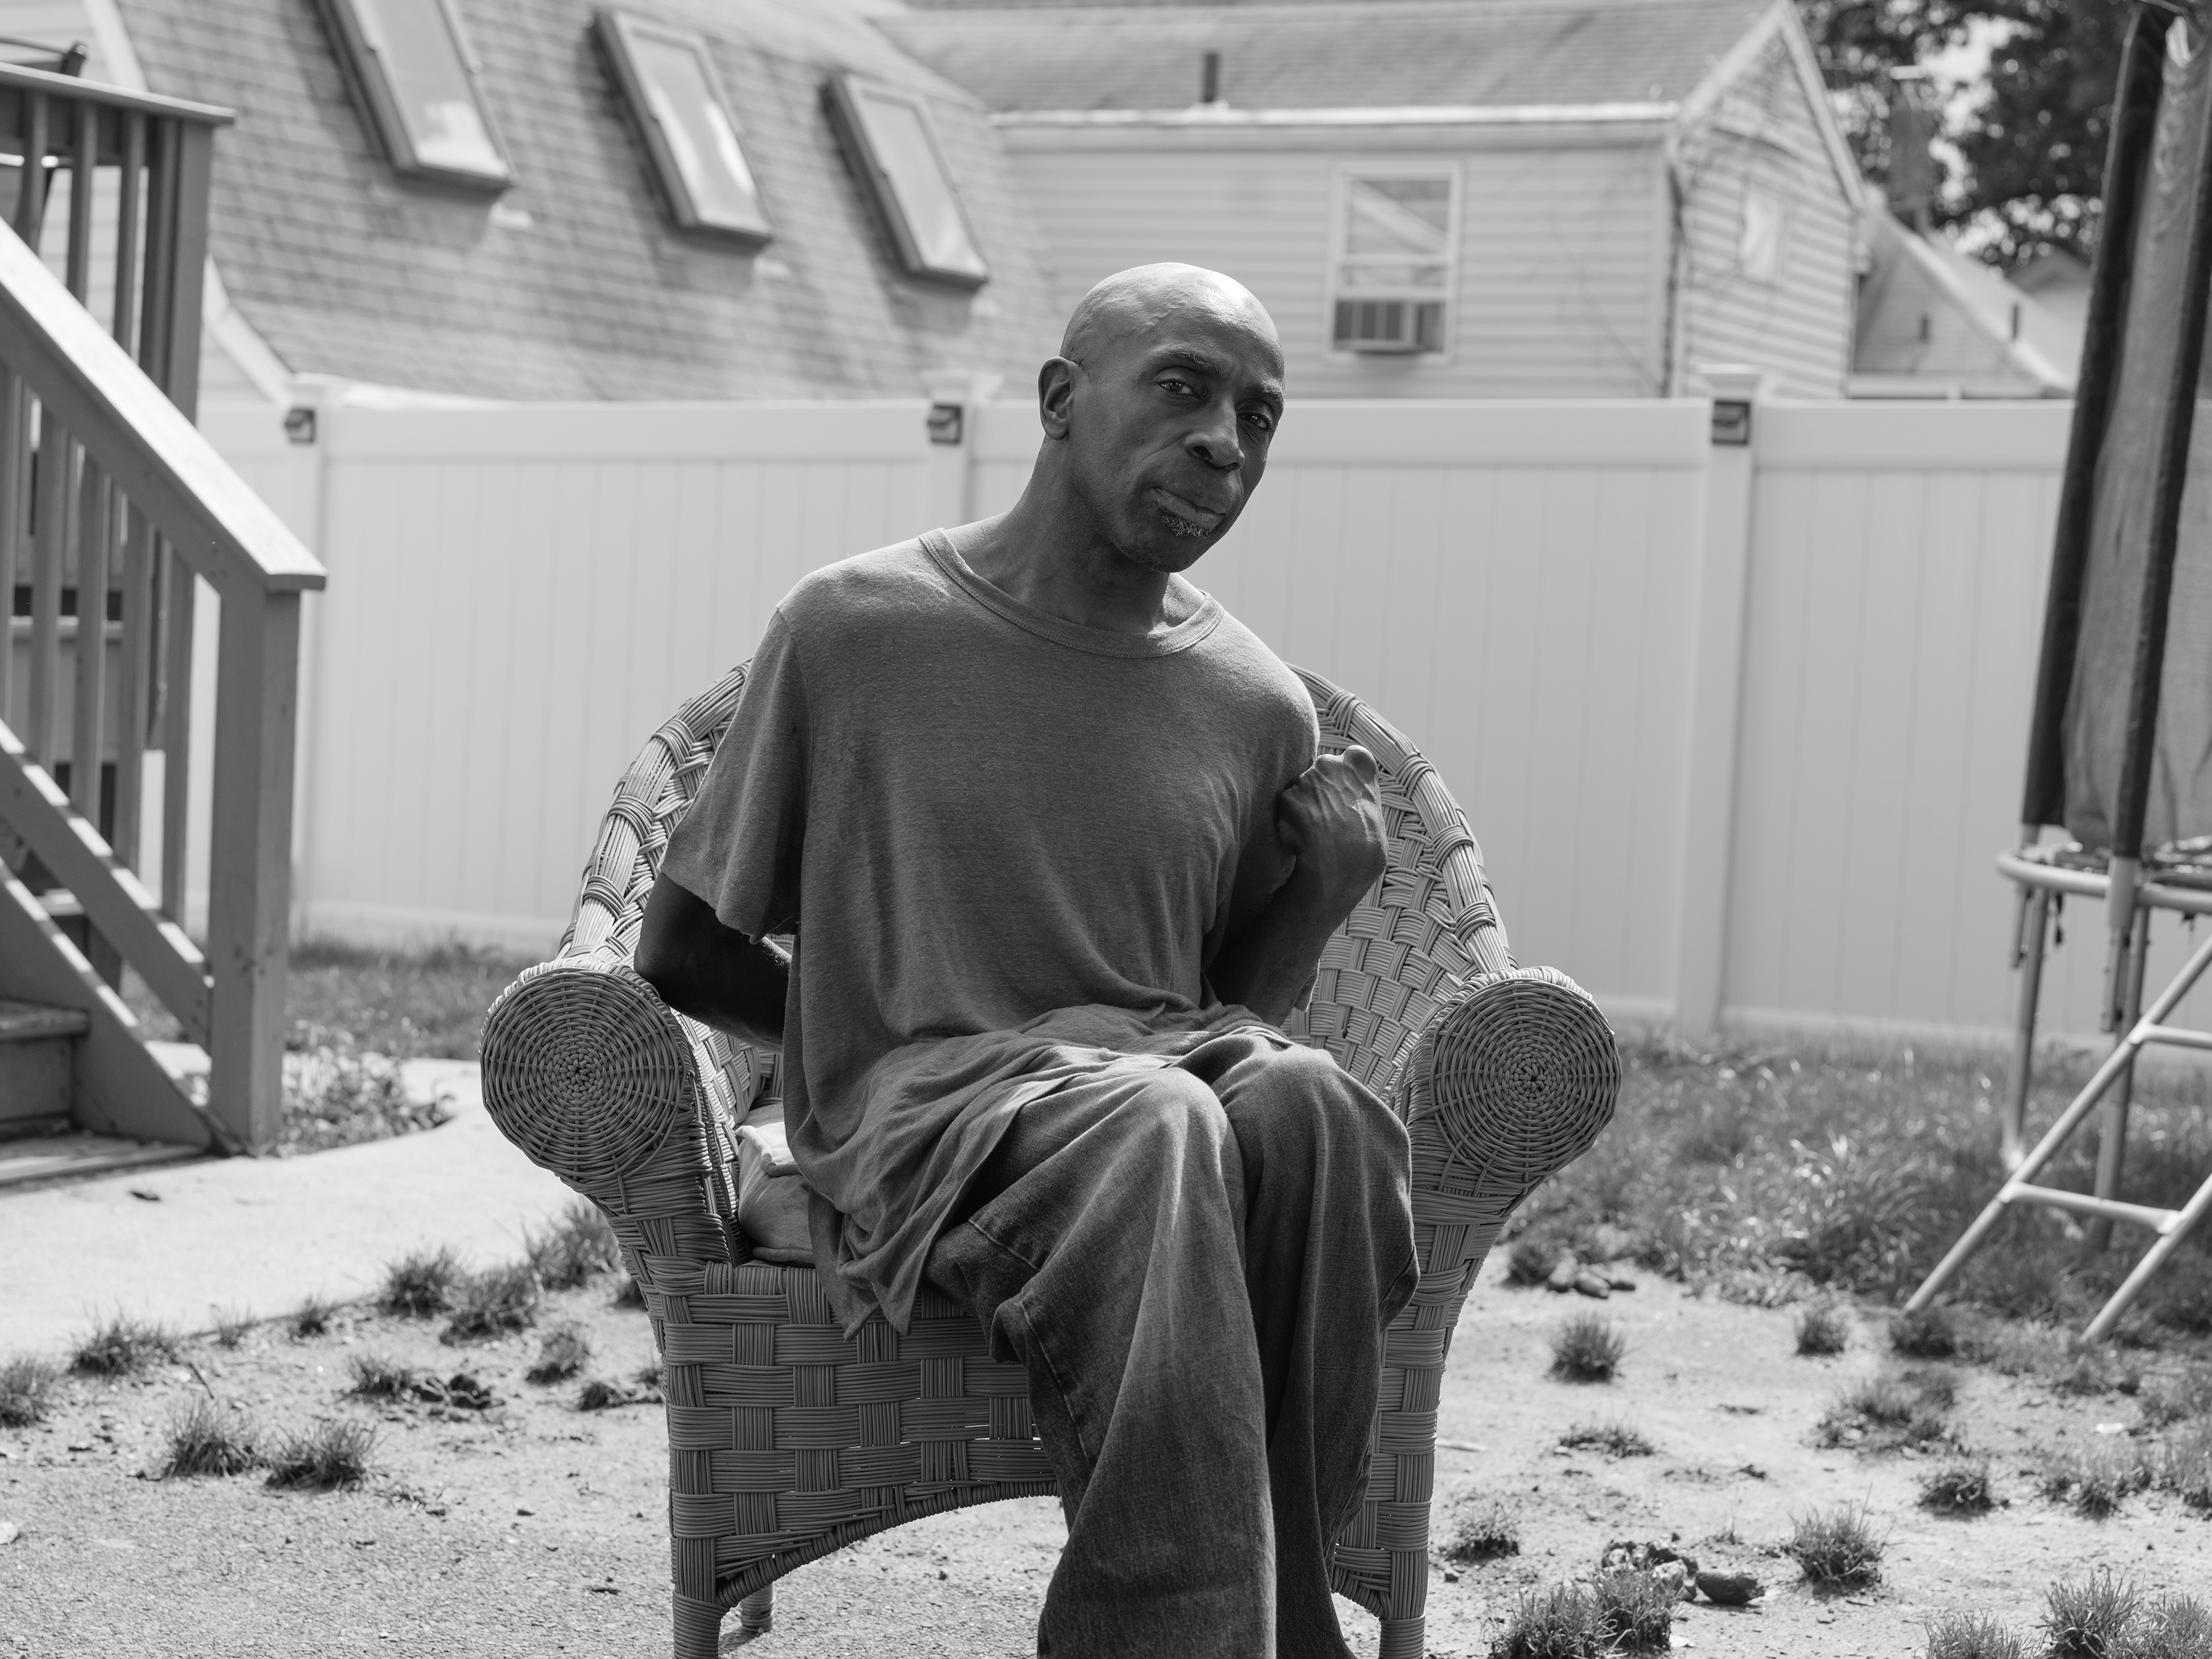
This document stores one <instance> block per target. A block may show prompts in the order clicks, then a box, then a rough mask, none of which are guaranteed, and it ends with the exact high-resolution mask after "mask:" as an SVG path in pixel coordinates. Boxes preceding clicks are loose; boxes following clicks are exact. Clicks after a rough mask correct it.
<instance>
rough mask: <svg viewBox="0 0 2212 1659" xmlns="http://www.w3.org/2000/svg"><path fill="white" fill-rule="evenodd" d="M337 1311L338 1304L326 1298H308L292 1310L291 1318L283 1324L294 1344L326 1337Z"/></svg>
mask: <svg viewBox="0 0 2212 1659" xmlns="http://www.w3.org/2000/svg"><path fill="white" fill-rule="evenodd" d="M337 1310H338V1304H337V1303H335V1302H333V1301H331V1299H330V1298H329V1297H326V1296H310V1297H307V1299H306V1300H305V1301H303V1302H301V1304H300V1305H299V1306H298V1307H296V1308H295V1309H293V1310H292V1314H291V1317H290V1318H289V1319H287V1320H286V1321H285V1322H284V1324H285V1327H286V1328H287V1329H289V1331H290V1332H291V1333H292V1340H294V1341H295V1342H304V1341H306V1340H307V1339H308V1338H310V1337H316V1336H328V1335H329V1334H330V1331H331V1319H332V1317H333V1316H336V1314H337Z"/></svg>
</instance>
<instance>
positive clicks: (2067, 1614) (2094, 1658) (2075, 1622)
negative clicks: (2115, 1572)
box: [2043, 1571, 2142, 1659]
mask: <svg viewBox="0 0 2212 1659" xmlns="http://www.w3.org/2000/svg"><path fill="white" fill-rule="evenodd" d="M2140 1612H2142V1593H2141V1592H2140V1591H2138V1590H2137V1589H2136V1587H2135V1583H2134V1581H2133V1580H2131V1579H2127V1578H2116V1577H2113V1576H2112V1573H2110V1572H2109V1571H2105V1572H2093V1573H2090V1574H2087V1576H2085V1577H2081V1578H2062V1579H2060V1580H2059V1581H2058V1582H2057V1583H2055V1584H2053V1585H2052V1586H2051V1588H2050V1589H2049V1590H2048V1591H2046V1592H2045V1595H2044V1613H2043V1630H2044V1634H2045V1635H2046V1636H2048V1637H2049V1638H2051V1659H2122V1656H2123V1655H2124V1653H2125V1651H2126V1650H2124V1648H2123V1647H2122V1646H2121V1645H2120V1644H2121V1643H2122V1642H2123V1641H2124V1639H2125V1638H2126V1636H2127V1630H2128V1626H2130V1625H2131V1624H2133V1623H2134V1622H2135V1619H2136V1614H2137V1613H2140Z"/></svg>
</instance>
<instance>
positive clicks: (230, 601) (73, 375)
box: [0, 65, 323, 1149]
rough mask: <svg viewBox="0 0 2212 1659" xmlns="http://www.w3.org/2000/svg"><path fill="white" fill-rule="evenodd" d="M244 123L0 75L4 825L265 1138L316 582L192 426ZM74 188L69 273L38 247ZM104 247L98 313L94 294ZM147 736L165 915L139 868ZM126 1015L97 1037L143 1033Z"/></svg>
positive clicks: (221, 1112)
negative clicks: (212, 202)
mask: <svg viewBox="0 0 2212 1659" xmlns="http://www.w3.org/2000/svg"><path fill="white" fill-rule="evenodd" d="M228 119H229V115H228V112H226V111H222V110H217V109H212V108H210V107H208V106H203V105H197V104H188V103H185V102H182V101H180V100H173V99H164V98H156V97H151V96H148V95H145V94H134V93H130V92H126V91H124V90H121V89H119V88H112V87H104V86H98V85H94V84H91V83H87V82H79V81H76V80H73V79H71V78H70V77H68V76H58V75H50V74H46V73H43V72H41V71H39V70H25V69H20V68H14V67H9V66H5V65H0V157H5V156H6V155H9V153H11V150H12V153H13V154H14V155H15V156H16V157H18V158H19V164H18V167H17V169H16V188H15V204H14V210H13V212H12V213H11V214H10V216H9V222H8V227H7V228H4V229H0V573H5V574H6V576H7V588H8V592H9V599H10V600H11V604H10V605H9V611H10V612H11V613H12V612H13V611H15V609H17V608H18V607H17V605H16V604H15V603H12V601H15V600H17V599H19V598H20V597H21V595H22V592H23V589H25V588H26V587H27V589H28V595H27V597H28V599H29V605H28V611H29V615H28V617H26V618H18V617H15V616H13V615H12V614H11V615H10V616H9V627H7V628H5V629H0V827H4V828H5V829H8V830H9V831H10V832H12V834H13V836H15V838H16V840H17V841H18V842H19V843H20V844H21V845H20V848H19V849H18V858H17V860H15V862H16V863H18V864H19V865H20V868H19V869H18V870H17V872H16V873H17V874H18V875H21V876H23V877H26V878H33V879H31V880H30V881H29V883H28V885H29V886H30V887H34V888H40V889H43V890H45V892H46V895H49V896H46V897H45V898H44V908H46V910H47V911H48V913H49V914H50V915H52V914H55V913H61V914H73V915H77V916H81V917H82V943H83V945H84V947H85V948H84V951H83V956H84V957H85V958H87V959H88V961H89V962H90V963H93V964H96V965H98V966H99V967H100V970H101V972H102V973H103V974H104V975H106V977H107V978H108V979H109V980H110V981H115V980H117V979H118V978H119V975H120V969H121V967H122V965H123V964H125V963H127V964H128V965H130V966H131V967H132V968H134V969H137V972H138V974H139V975H140V976H141V977H142V978H143V980H144V981H145V982H146V984H147V986H148V987H149V988H150V989H151V990H152V991H153V993H154V994H155V996H157V997H158V998H159V999H160V1000H161V1002H162V1003H163V1004H164V1005H165V1006H167V1008H168V1010H169V1012H171V1013H172V1014H173V1015H174V1016H175V1017H176V1018H177V1021H178V1023H179V1025H180V1026H181V1027H182V1028H183V1030H184V1031H185V1035H186V1036H187V1037H188V1038H190V1039H191V1041H193V1042H197V1043H200V1044H201V1045H203V1046H204V1048H206V1049H207V1050H208V1054H209V1059H210V1071H209V1100H208V1103H207V1105H208V1108H209V1109H210V1111H211V1112H212V1114H213V1116H214V1119H215V1120H216V1121H215V1122H214V1123H213V1124H210V1125H207V1126H206V1127H207V1129H208V1133H209V1137H210V1139H216V1140H219V1141H222V1142H223V1143H225V1144H227V1145H229V1146H236V1147H240V1148H246V1149H252V1148H258V1147H260V1146H266V1145H268V1144H270V1142H272V1141H273V1140H274V1139H275V1138H276V1132H277V1127H278V1124H279V1121H280V1116H281V1085H282V1061H283V1029H284V1027H283V983H284V969H285V961H286V951H287V943H288V938H287V936H288V931H289V895H290V885H291V868H290V860H291V822H292V767H293V740H294V708H295V700H296V695H297V691H296V681H297V669H298V654H299V623H300V594H301V592H302V591H303V590H306V589H308V588H317V587H320V586H322V584H323V573H322V569H321V567H320V566H319V565H318V564H317V563H316V562H315V560H314V558H313V556H312V555H311V554H309V553H308V552H307V550H306V549H305V548H304V547H302V546H301V544H300V543H299V541H298V540H297V538H295V537H294V536H293V535H292V533H291V532H289V530H288V529H287V528H286V527H285V526H283V523H282V522H281V521H279V520H278V519H277V518H276V514H275V513H272V512H271V511H270V509H269V508H268V507H266V506H265V505H264V503H263V502H262V501H260V500H259V498H258V497H257V496H256V495H254V494H253V493H252V490H250V489H247V488H246V485H245V483H243V482H242V481H241V480H240V478H239V477H238V476H237V475H236V474H235V473H234V472H233V471H231V469H230V468H229V466H228V465H227V464H226V463H225V462H224V461H223V460H222V459H221V458H220V457H219V456H217V455H216V453H215V451H214V450H213V449H212V448H211V447H210V446H209V445H208V443H207V442H206V441H205V440H204V438H202V437H201V435H200V434H199V433H198V431H197V429H196V428H194V427H193V425H192V422H191V412H192V407H193V404H194V401H195V398H196V396H197V382H198V362H199V306H200V292H201V272H202V270H203V269H204V258H205V252H206V225H207V196H208V173H209V161H210V146H211V143H212V139H213V135H214V131H215V129H216V127H218V126H220V125H222V124H223V123H225V122H227V121H228ZM110 169H112V172H110V171H109V170H110ZM57 175H66V177H67V179H68V180H69V185H68V189H69V196H68V198H67V214H68V222H69V231H68V243H67V250H66V254H65V257H64V259H63V261H62V264H63V266H64V276H56V275H55V274H54V273H53V272H52V270H49V269H48V268H47V266H46V264H45V263H44V262H43V261H42V259H41V258H40V254H39V252H38V241H39V238H40V230H41V228H42V227H43V224H44V222H45V220H46V216H47V211H48V207H49V198H50V197H51V195H52V191H53V188H54V183H55V179H56V176H57ZM0 189H4V185H0ZM103 197H105V198H106V200H105V203H103ZM103 206H105V207H106V211H103ZM103 237H106V238H107V239H109V240H110V247H111V249H112V277H109V278H107V279H106V281H105V282H104V283H103V284H102V286H103V287H104V288H105V289H106V297H107V299H108V301H109V304H108V307H107V308H108V310H109V312H110V315H109V316H108V318H107V319H106V320H105V321H103V320H102V319H100V318H98V317H95V316H94V314H93V313H92V312H91V311H89V310H88V309H87V307H86V305H85V303H84V302H85V301H86V300H87V299H88V297H91V295H92V287H93V276H94V266H93V260H94V251H95V246H96V244H97V242H98V241H99V240H100V239H101V238H103ZM195 576H198V577H204V578H205V579H206V580H208V582H209V583H210V585H211V586H213V587H214V588H215V590H216V593H217V594H218V595H219V597H220V599H221V606H220V610H221V634H220V643H219V647H218V652H217V659H216V708H215V710H214V727H215V761H214V777H213V780H212V785H213V789H212V793H213V796H214V814H213V821H212V824H211V827H210V836H209V841H210V867H209V872H208V884H207V892H208V918H207V941H208V949H207V951H206V954H205V956H204V957H203V955H202V954H201V952H200V951H198V950H197V948H195V946H194V945H192V943H191V940H190V939H188V938H187V937H186V936H185V933H184V932H183V931H182V929H181V928H180V927H179V926H178V922H179V921H180V920H181V918H182V915H183V908H182V906H183V901H184V895H185V889H186V885H187V872H186V869H185V854H186V849H187V835H186V811H185V805H186V800H187V791H188V781H189V780H188V769H187V763H188V755H189V735H190V729H191V641H192V633H193V602H192V595H193V590H194V581H193V579H194V577H195ZM19 626H20V629H21V644H22V645H23V647H26V654H27V664H25V665H23V668H22V669H21V670H19V668H18V666H17V665H16V664H15V663H14V662H12V661H11V660H10V658H11V656H12V655H13V653H14V652H15V648H16V645H17V635H18V630H19ZM64 647H68V649H67V650H66V653H65V652H64ZM65 654H66V656H67V658H68V659H69V674H68V677H67V679H66V682H65V680H64V668H63V664H64V655H65ZM65 713H66V719H65V718H64V714H65ZM149 748H150V749H158V750H161V751H162V755H163V762H164V763H163V766H162V789H161V795H162V799H161V817H162V823H163V834H162V837H161V848H162V855H161V866H162V867H161V896H160V901H159V903H158V905H157V904H156V903H155V901H154V899H153V898H152V896H150V895H149V892H148V891H147V890H146V888H145V886H144V885H143V884H142V883H141V882H140V881H139V880H138V879H137V877H135V876H134V875H133V874H132V872H131V868H130V866H131V863H132V861H133V860H134V859H135V857H136V854H137V848H138V846H139V833H138V832H139V820H140V817H141V816H142V812H143V804H144V803H143V794H144V783H145V768H144V757H145V755H146V752H147V751H148V750H149ZM64 780H65V783H64ZM26 854H27V856H26ZM49 933H51V930H49ZM16 937H17V938H18V939H22V938H26V937H28V936H27V935H26V934H23V933H21V930H20V929H19V930H18V932H17V934H16ZM110 1025H112V1027H113V1029H112V1030H110V1029H108V1027H106V1026H103V1024H102V1023H101V1022H100V1019H98V1018H95V1020H94V1030H93V1036H92V1038H91V1039H90V1040H91V1041H92V1042H94V1044H95V1045H96V1044H98V1043H100V1042H102V1041H109V1042H112V1041H119V1040H123V1039H125V1038H127V1039H128V1040H130V1041H132V1042H135V1041H136V1037H135V1036H134V1035H132V1034H131V1031H130V1030H129V1028H128V1025H127V1023H121V1024H118V1023H116V1022H112V1021H111V1022H110ZM118 1034H119V1035H118ZM123 1073H129V1074H132V1075H137V1074H142V1073H143V1068H140V1071H139V1072H138V1073H133V1072H132V1071H131V1067H129V1066H125V1067H124V1068H122V1073H118V1074H123ZM156 1115H157V1116H159V1117H160V1118H161V1121H163V1122H167V1123H174V1122H175V1121H177V1119H176V1115H175V1114H174V1112H173V1110H171V1109H168V1106H167V1103H165V1104H164V1109H163V1110H162V1112H161V1113H159V1114H156ZM102 1116H103V1117H104V1119H105V1120H106V1121H107V1122H108V1123H109V1124H110V1125H111V1126H112V1127H131V1123H130V1122H129V1121H127V1120H128V1119H129V1117H130V1113H129V1111H128V1109H127V1105H126V1104H125V1103H119V1102H116V1101H113V1100H111V1101H109V1102H107V1103H106V1110H105V1111H104V1112H103V1114H102Z"/></svg>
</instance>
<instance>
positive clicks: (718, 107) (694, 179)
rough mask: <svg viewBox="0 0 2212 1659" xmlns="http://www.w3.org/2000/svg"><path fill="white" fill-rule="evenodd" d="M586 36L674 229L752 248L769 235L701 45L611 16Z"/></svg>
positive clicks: (674, 31) (662, 27)
mask: <svg viewBox="0 0 2212 1659" xmlns="http://www.w3.org/2000/svg"><path fill="white" fill-rule="evenodd" d="M592 32H593V33H594V34H595V35H596V37H597V38H598V40H599V50H600V51H601V52H602V53H604V54H605V58H606V61H607V68H608V71H609V73H610V74H611V76H612V77H613V79H614V82H615V85H616V87H617V88H618V89H619V90H620V92H621V94H622V96H623V102H624V104H625V105H626V106H628V108H629V117H630V124H631V125H632V126H633V127H634V128H635V130H636V131H637V134H638V137H639V140H640V142H641V143H642V144H643V145H644V148H645V153H646V155H647V158H648V159H649V160H650V161H651V162H652V164H653V177H654V179H655V180H656V181H657V182H658V183H659V186H660V195H661V198H662V199H663V200H664V201H665V203H666V204H667V205H668V212H669V216H670V217H671V218H672V219H673V220H675V222H676V223H677V226H678V228H680V229H684V230H688V231H696V232H699V233H701V234H706V235H712V236H718V237H722V238H725V239H726V240H732V241H735V242H738V243H740V244H742V245H744V246H748V247H759V246H763V245H764V244H765V243H767V242H768V241H769V240H771V239H772V238H773V237H774V236H775V226H774V225H773V224H771V223H769V216H768V210H767V209H766V208H765V207H763V205H762V203H761V195H760V188H759V186H758V185H756V184H755V183H754V181H753V172H752V168H751V167H750V166H749V165H747V163H746V161H745V153H744V147H743V145H742V144H741V143H739V130H738V118H737V115H736V113H735V112H733V111H732V109H731V107H730V100H729V99H728V98H727V97H726V96H724V94H723V92H722V83H721V81H720V77H719V76H716V75H715V73H714V59H713V58H712V57H711V56H709V54H708V50H707V40H706V37H705V36H704V35H702V34H700V33H696V31H694V30H691V29H681V28H671V27H668V26H667V25H666V24H664V23H656V22H650V21H647V20H645V19H643V18H638V17H632V16H629V15H628V14H626V13H623V12H618V11H602V12H600V13H599V14H598V15H596V16H595V17H593V19H592Z"/></svg>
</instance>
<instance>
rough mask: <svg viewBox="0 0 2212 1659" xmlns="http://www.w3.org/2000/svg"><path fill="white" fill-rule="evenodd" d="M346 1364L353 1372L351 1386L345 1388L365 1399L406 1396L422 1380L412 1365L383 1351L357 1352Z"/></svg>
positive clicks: (410, 1393) (399, 1398) (400, 1397)
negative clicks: (380, 1352)
mask: <svg viewBox="0 0 2212 1659" xmlns="http://www.w3.org/2000/svg"><path fill="white" fill-rule="evenodd" d="M346 1368H347V1369H348V1370H350V1371H351V1372H352V1373H353V1383H352V1386H351V1387H349V1388H348V1389H347V1390H346V1392H347V1393H348V1394H350V1395H356V1396H357V1397H358V1398H360V1399H362V1400H404V1399H406V1398H407V1397H408V1396H410V1395H412V1394H413V1393H414V1392H415V1389H416V1383H417V1382H418V1381H419V1379H418V1378H417V1377H416V1374H415V1371H414V1369H413V1367H411V1366H408V1365H402V1364H399V1363H398V1361H396V1360H392V1359H387V1358H385V1357H384V1356H383V1355H382V1354H376V1353H357V1354H355V1355H354V1356H353V1357H352V1358H349V1360H347V1361H346Z"/></svg>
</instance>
